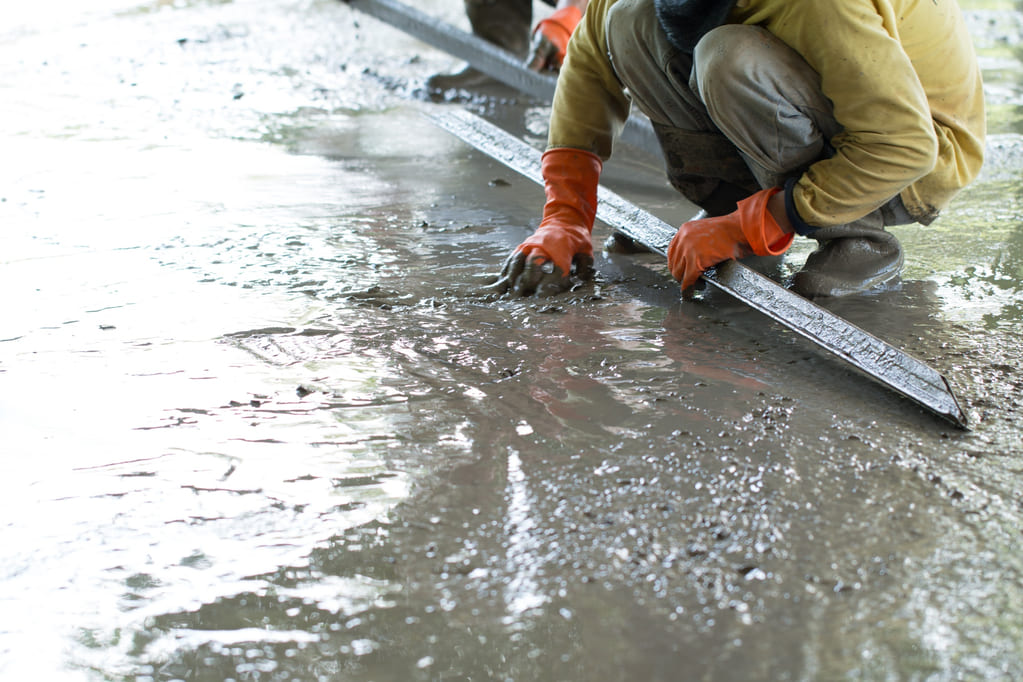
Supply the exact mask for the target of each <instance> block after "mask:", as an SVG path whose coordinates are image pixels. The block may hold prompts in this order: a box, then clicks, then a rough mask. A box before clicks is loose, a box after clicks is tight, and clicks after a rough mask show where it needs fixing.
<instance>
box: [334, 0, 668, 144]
mask: <svg viewBox="0 0 1023 682" xmlns="http://www.w3.org/2000/svg"><path fill="white" fill-rule="evenodd" d="M343 1H344V2H345V4H347V5H350V6H351V7H353V8H354V9H357V10H359V11H360V12H363V13H365V14H368V15H369V16H371V17H373V18H374V19H379V20H380V21H382V22H384V23H385V24H389V25H390V26H393V27H394V28H396V29H398V30H400V31H403V32H405V33H408V34H409V35H410V36H412V37H414V38H418V39H419V40H421V41H423V42H424V43H426V44H427V45H431V46H433V47H435V48H437V49H439V50H443V51H444V52H447V53H448V54H450V55H452V56H455V57H458V58H459V59H464V60H465V61H467V62H469V63H470V64H472V65H473V67H475V68H476V69H478V70H480V71H482V72H483V73H485V74H487V75H488V76H490V77H491V78H494V79H496V80H499V81H501V82H502V83H504V84H505V85H508V86H510V87H513V88H515V89H516V90H518V91H520V92H523V93H525V94H527V95H530V96H531V97H535V98H536V99H538V100H541V101H545V102H550V101H551V100H552V99H554V86H555V84H556V83H557V78H556V77H555V76H553V75H551V74H542V73H537V72H536V71H531V70H530V69H528V68H526V67H525V66H523V65H522V64H521V63H520V62H519V61H518V60H516V59H515V58H514V57H513V56H512V55H511V54H509V53H508V52H505V51H504V50H502V49H500V48H499V47H496V46H495V45H493V44H491V43H488V42H487V41H486V40H483V39H482V38H478V37H477V36H474V35H472V34H471V33H466V32H465V31H461V30H459V29H457V28H455V27H453V26H451V25H450V24H446V23H444V22H442V21H438V20H437V19H434V18H433V17H431V16H430V15H428V14H425V13H423V12H421V11H419V10H417V9H415V8H413V7H409V6H408V5H405V4H402V3H400V2H397V1H396V0H343ZM619 139H620V140H621V141H622V142H625V143H626V144H628V145H631V146H633V147H636V148H638V149H641V150H643V151H646V152H648V153H650V154H653V155H654V156H656V157H657V158H658V159H659V158H661V147H660V145H659V144H658V142H657V137H656V136H655V134H654V129H653V128H652V127H651V125H650V120H649V119H647V118H646V117H645V116H641V115H637V114H633V115H632V116H630V117H629V120H628V121H627V122H626V124H625V128H624V130H622V134H621V136H620V137H619Z"/></svg>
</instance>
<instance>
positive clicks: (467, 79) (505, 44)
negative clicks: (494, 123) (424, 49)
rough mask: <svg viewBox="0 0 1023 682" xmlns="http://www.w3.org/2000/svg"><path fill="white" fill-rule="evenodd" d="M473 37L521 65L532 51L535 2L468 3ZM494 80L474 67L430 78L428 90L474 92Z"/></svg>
mask: <svg viewBox="0 0 1023 682" xmlns="http://www.w3.org/2000/svg"><path fill="white" fill-rule="evenodd" d="M465 13H466V15H467V16H468V17H469V24H470V25H471V26H472V32H473V34H474V35H477V36H479V37H480V38H483V39H484V40H486V41H488V42H490V43H493V44H494V45H497V46H498V47H500V48H503V49H504V50H507V51H508V52H510V53H512V55H514V56H515V57H516V58H517V59H519V60H520V61H521V60H523V59H525V58H526V54H527V52H528V51H529V32H530V24H531V22H532V21H533V6H532V0H529V1H528V2H526V1H524V0H514V1H512V0H465ZM493 82H494V79H493V78H491V77H490V76H488V75H487V74H485V73H483V72H482V71H479V70H477V69H475V68H473V67H472V66H466V67H465V68H464V69H462V70H461V71H458V72H456V73H443V74H436V75H433V76H431V77H430V78H428V79H427V81H426V87H427V88H428V89H430V90H433V91H440V92H443V91H445V90H471V89H474V88H479V87H481V86H484V85H487V84H489V83H493Z"/></svg>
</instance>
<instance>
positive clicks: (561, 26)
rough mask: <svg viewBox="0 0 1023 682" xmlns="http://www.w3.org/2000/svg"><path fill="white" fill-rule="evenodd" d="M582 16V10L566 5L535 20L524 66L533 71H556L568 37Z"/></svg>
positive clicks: (565, 48)
mask: <svg viewBox="0 0 1023 682" xmlns="http://www.w3.org/2000/svg"><path fill="white" fill-rule="evenodd" d="M582 18H583V12H582V10H581V9H579V8H578V7H576V6H575V5H567V6H565V7H562V8H561V9H559V10H557V11H555V12H554V13H553V14H551V15H550V16H549V17H547V18H546V19H541V20H540V21H538V22H536V27H535V28H533V38H532V40H531V42H530V46H529V58H528V59H526V66H528V67H529V68H530V69H532V70H533V71H558V70H559V69H561V65H562V63H563V62H564V61H565V52H566V51H567V50H568V39H569V38H571V37H572V32H573V31H574V30H575V27H576V25H578V23H579V20H580V19H582Z"/></svg>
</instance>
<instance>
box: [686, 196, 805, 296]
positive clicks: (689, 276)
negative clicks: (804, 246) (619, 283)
mask: <svg viewBox="0 0 1023 682" xmlns="http://www.w3.org/2000/svg"><path fill="white" fill-rule="evenodd" d="M780 191H781V190H780V189H779V188H777V187H773V188H771V189H762V190H760V191H759V192H757V193H756V194H753V195H751V196H749V197H746V198H745V199H743V200H742V201H740V202H739V204H738V208H737V209H736V210H735V211H733V212H732V213H729V214H728V215H723V216H720V217H716V218H703V219H701V220H690V221H689V222H687V223H685V224H683V225H682V227H680V228H679V229H678V232H677V233H675V236H674V237H673V238H672V240H671V245H670V246H669V247H668V269H670V270H671V275H672V277H674V278H675V279H677V280H681V282H682V289H683V291H684V290H686V289H688V288H689V287H691V286H693V285H694V284H696V280H698V279H699V278H700V275H701V274H703V271H704V270H706V269H707V268H709V267H711V266H714V265H717V264H718V263H720V262H722V261H726V260H729V259H730V258H735V259H739V258H745V257H747V256H751V255H757V256H780V255H781V254H783V253H785V252H786V251H788V249H789V247H790V246H792V241H793V240H794V239H795V235H794V234H788V233H785V232H783V231H782V229H781V227H779V226H778V223H777V222H775V220H774V218H773V217H772V216H771V214H770V212H768V210H767V200H768V199H770V198H771V197H772V196H774V195H775V194H777V193H778V192H780Z"/></svg>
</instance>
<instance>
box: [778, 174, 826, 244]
mask: <svg viewBox="0 0 1023 682" xmlns="http://www.w3.org/2000/svg"><path fill="white" fill-rule="evenodd" d="M795 186H796V178H789V179H788V180H786V181H785V216H786V217H787V218H788V219H789V222H790V223H792V227H793V229H795V231H796V234H798V235H802V236H803V237H809V236H811V235H812V234H813V233H814V232H816V231H817V230H819V229H820V228H819V227H814V226H813V225H808V224H807V223H806V221H804V220H803V219H802V218H801V217H800V216H799V211H797V210H796V202H795V200H794V199H793V198H792V191H793V189H794V188H795Z"/></svg>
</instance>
